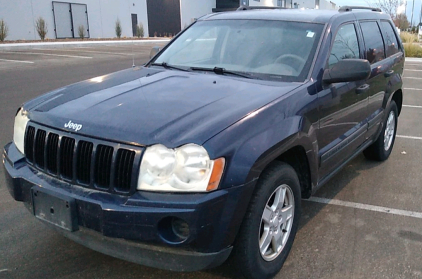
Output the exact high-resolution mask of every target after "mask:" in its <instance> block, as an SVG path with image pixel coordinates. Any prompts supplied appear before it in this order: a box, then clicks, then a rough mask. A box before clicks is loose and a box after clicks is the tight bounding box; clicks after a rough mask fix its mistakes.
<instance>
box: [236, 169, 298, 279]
mask: <svg viewBox="0 0 422 279" xmlns="http://www.w3.org/2000/svg"><path fill="white" fill-rule="evenodd" d="M300 203H301V190H300V184H299V179H298V176H297V174H296V172H295V170H294V169H293V168H292V167H291V166H290V165H288V164H285V163H282V162H277V161H275V162H273V163H271V164H270V166H269V167H268V168H267V169H266V170H265V171H264V173H263V174H262V176H261V178H260V179H259V181H258V183H257V185H256V189H255V192H254V195H253V197H252V199H251V202H250V205H249V208H248V210H247V212H246V215H245V218H244V220H243V223H242V226H241V228H240V231H239V235H238V237H237V239H236V242H235V244H234V248H233V252H232V257H233V258H232V259H233V261H234V263H235V265H236V267H237V268H238V270H239V272H240V273H242V274H243V276H245V277H246V278H250V279H264V278H273V277H274V276H275V275H276V274H277V273H278V272H279V271H280V269H281V267H282V266H283V264H284V262H285V260H286V258H287V256H288V254H289V252H290V249H291V247H292V245H293V240H294V238H295V235H296V232H297V229H298V224H299V219H300V215H301V204H300Z"/></svg>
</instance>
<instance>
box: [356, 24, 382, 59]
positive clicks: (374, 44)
mask: <svg viewBox="0 0 422 279" xmlns="http://www.w3.org/2000/svg"><path fill="white" fill-rule="evenodd" d="M360 26H361V27H362V33H363V39H364V40H365V48H366V49H365V52H366V59H368V61H369V63H371V64H373V63H376V62H378V61H381V60H382V59H384V58H385V54H384V42H383V40H382V36H381V32H380V29H379V27H378V23H376V22H375V21H367V22H361V23H360Z"/></svg>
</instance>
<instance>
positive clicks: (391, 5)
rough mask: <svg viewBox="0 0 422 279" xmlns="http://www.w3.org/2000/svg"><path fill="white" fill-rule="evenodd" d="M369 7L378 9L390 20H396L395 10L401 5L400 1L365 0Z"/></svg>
mask: <svg viewBox="0 0 422 279" xmlns="http://www.w3.org/2000/svg"><path fill="white" fill-rule="evenodd" d="M366 3H368V5H370V6H371V7H374V6H375V7H377V8H380V9H381V10H382V11H383V12H384V13H386V14H388V15H390V17H391V18H392V19H395V18H396V15H397V8H398V7H399V6H400V5H402V4H403V1H402V0H366Z"/></svg>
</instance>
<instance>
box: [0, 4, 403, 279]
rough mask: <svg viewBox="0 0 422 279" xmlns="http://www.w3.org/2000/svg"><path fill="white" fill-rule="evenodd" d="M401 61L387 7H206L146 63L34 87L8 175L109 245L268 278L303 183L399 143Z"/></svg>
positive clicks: (23, 195)
mask: <svg viewBox="0 0 422 279" xmlns="http://www.w3.org/2000/svg"><path fill="white" fill-rule="evenodd" d="M403 65H404V51H403V46H402V44H401V42H400V39H399V36H398V35H397V32H396V30H395V28H394V25H393V23H392V21H391V19H390V17H389V16H387V15H385V14H383V13H381V12H380V11H379V10H378V9H363V10H362V9H359V10H357V9H356V8H353V7H344V8H342V9H341V10H339V11H321V10H291V9H280V10H277V9H275V10H249V9H241V10H240V11H235V12H227V13H220V14H211V15H207V16H204V17H202V18H201V19H199V20H197V21H196V22H195V23H193V24H192V25H191V26H190V27H189V28H187V29H186V30H184V31H183V32H181V33H180V34H179V35H178V36H177V37H176V38H175V39H173V40H172V41H171V42H170V43H169V44H168V45H167V46H165V47H164V48H163V49H162V50H160V51H159V52H158V53H157V54H156V55H155V56H154V57H153V58H152V59H151V61H149V62H148V63H147V64H145V65H144V66H142V67H136V68H132V69H128V70H124V71H121V72H117V73H113V74H109V75H105V76H101V77H97V78H93V79H91V80H87V81H84V82H80V83H76V84H73V85H70V86H67V87H64V88H61V89H58V90H55V91H53V92H50V93H48V94H45V95H43V96H40V97H38V98H36V99H34V100H31V101H29V102H27V103H25V104H24V105H23V106H22V107H21V108H20V109H19V110H18V111H17V114H16V117H15V128H14V137H13V142H11V143H9V144H8V145H6V146H5V148H4V153H3V163H4V167H5V169H6V171H5V173H6V177H7V183H8V185H7V186H8V189H9V191H10V193H11V195H12V196H13V198H14V199H15V200H17V201H21V202H24V204H25V205H26V206H27V208H28V209H29V211H30V212H31V213H32V214H34V216H35V217H36V218H38V219H40V220H42V221H44V222H45V223H48V224H50V225H51V226H52V227H53V228H56V229H57V230H58V231H59V232H61V233H63V234H64V235H66V236H67V237H69V238H70V239H72V240H74V241H76V242H78V243H81V244H83V245H85V246H87V247H90V248H92V249H94V250H97V251H100V252H103V253H105V254H109V255H111V256H114V257H118V258H122V259H125V260H128V261H133V262H136V263H140V264H144V265H149V266H153V267H158V268H165V269H170V270H178V271H194V270H200V269H206V268H210V267H213V266H217V265H219V264H222V263H223V262H224V261H225V260H226V259H227V258H228V257H229V256H231V257H232V258H233V262H234V263H235V265H236V267H238V268H239V270H240V271H241V272H242V273H243V275H244V276H245V277H248V278H271V277H273V276H274V275H275V274H276V273H277V272H278V271H279V270H280V268H281V267H282V265H283V263H284V261H285V260H286V258H287V256H288V253H289V251H290V249H291V247H292V244H293V240H294V237H295V234H296V231H297V229H298V223H299V219H300V215H301V199H302V198H308V197H310V195H311V194H312V193H314V192H315V191H316V189H318V188H319V187H320V186H322V185H323V184H324V183H325V182H327V181H328V180H329V179H330V178H331V177H332V176H333V175H334V174H335V173H336V172H338V171H339V170H340V169H341V168H342V167H343V166H344V165H345V164H347V162H349V161H350V160H351V159H352V158H353V157H355V156H356V155H358V154H359V153H360V152H362V151H363V153H364V154H365V156H366V157H368V158H369V159H375V160H380V161H382V160H386V159H387V158H388V157H389V155H390V153H391V150H392V148H393V145H394V139H395V134H396V128H397V121H398V115H399V114H400V111H401V106H402V99H403V93H402V73H403Z"/></svg>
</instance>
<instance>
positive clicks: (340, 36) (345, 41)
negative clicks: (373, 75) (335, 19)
mask: <svg viewBox="0 0 422 279" xmlns="http://www.w3.org/2000/svg"><path fill="white" fill-rule="evenodd" d="M350 58H359V44H358V37H357V35H356V29H355V25H354V24H346V25H343V26H341V27H340V29H339V30H338V32H337V35H336V38H335V39H334V43H333V47H332V49H331V54H330V58H329V60H328V65H329V66H330V68H331V67H332V66H333V65H334V64H336V63H337V62H338V61H340V60H342V59H350Z"/></svg>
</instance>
